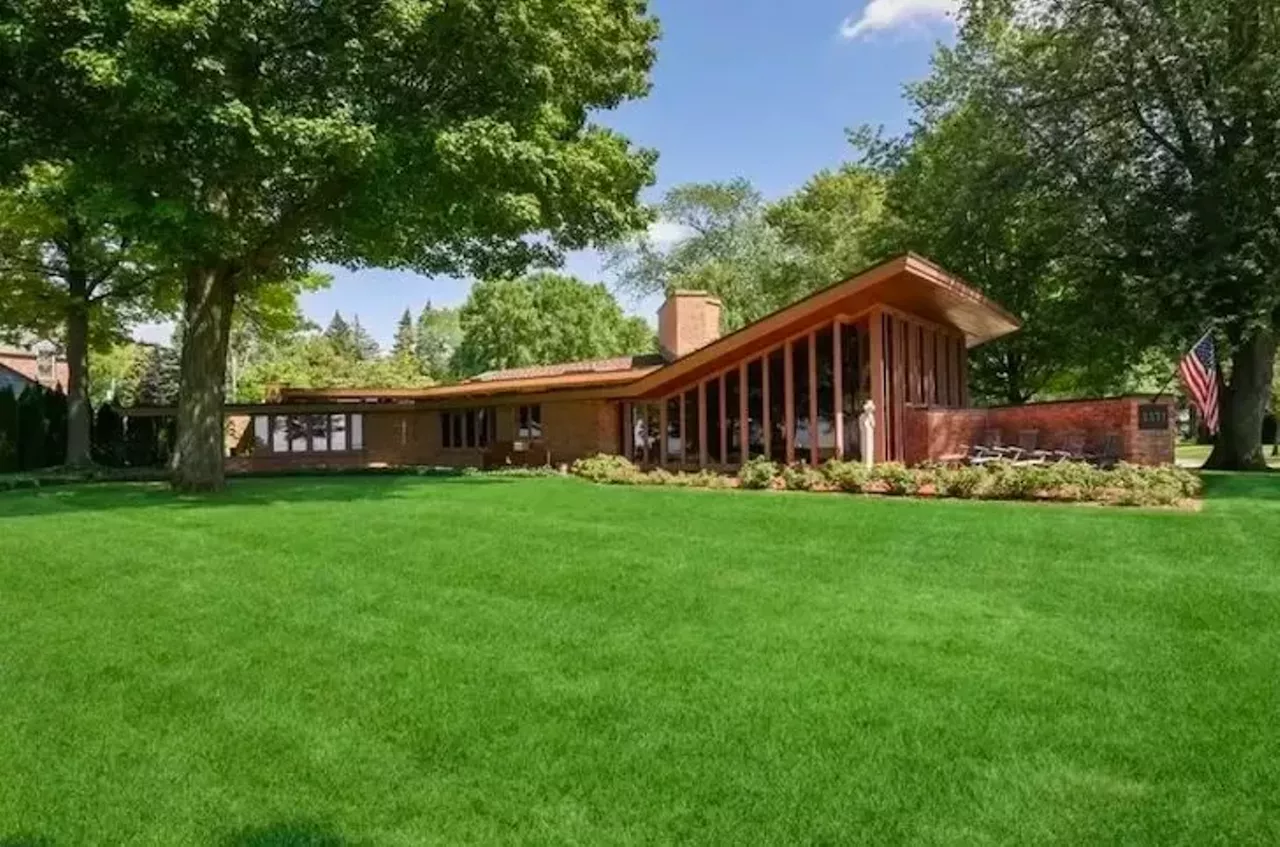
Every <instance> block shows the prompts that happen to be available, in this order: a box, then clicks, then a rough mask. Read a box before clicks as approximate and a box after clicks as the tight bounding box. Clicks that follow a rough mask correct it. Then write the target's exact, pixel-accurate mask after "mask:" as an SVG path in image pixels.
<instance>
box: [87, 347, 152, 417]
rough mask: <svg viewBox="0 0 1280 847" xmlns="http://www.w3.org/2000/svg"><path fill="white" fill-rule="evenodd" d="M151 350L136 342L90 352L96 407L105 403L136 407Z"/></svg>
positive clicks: (90, 384) (92, 394) (91, 389)
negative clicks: (139, 387) (139, 388)
mask: <svg viewBox="0 0 1280 847" xmlns="http://www.w3.org/2000/svg"><path fill="white" fill-rule="evenodd" d="M147 355H148V347H147V346H146V345H143V344H138V343H136V342H133V341H126V342H122V343H118V344H112V345H110V346H107V347H103V348H101V349H95V350H90V351H89V388H90V393H89V400H90V402H91V404H92V405H93V406H94V407H98V406H101V405H102V404H104V403H115V404H117V405H120V406H126V407H127V406H133V405H136V403H137V400H138V386H139V384H140V382H141V379H142V371H143V368H144V367H145V365H146V362H147Z"/></svg>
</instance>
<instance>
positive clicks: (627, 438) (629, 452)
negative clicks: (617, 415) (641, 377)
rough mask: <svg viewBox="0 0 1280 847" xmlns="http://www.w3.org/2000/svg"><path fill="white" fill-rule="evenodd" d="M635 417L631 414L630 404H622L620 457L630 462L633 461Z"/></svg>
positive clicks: (634, 451)
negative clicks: (624, 457)
mask: <svg viewBox="0 0 1280 847" xmlns="http://www.w3.org/2000/svg"><path fill="white" fill-rule="evenodd" d="M635 423H636V422H635V416H634V415H632V414H631V404H630V403H623V404H622V455H623V456H626V457H627V461H628V462H630V461H632V460H634V459H635V453H636V450H635V434H636V431H635Z"/></svg>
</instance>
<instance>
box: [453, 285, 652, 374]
mask: <svg viewBox="0 0 1280 847" xmlns="http://www.w3.org/2000/svg"><path fill="white" fill-rule="evenodd" d="M459 317H460V321H461V324H462V334H463V335H462V343H461V345H459V347H458V352H457V356H456V365H455V367H456V370H457V371H458V372H459V373H460V374H463V375H465V376H471V375H474V374H478V373H482V372H484V371H489V370H499V369H505V368H518V367H524V366H527V365H547V364H554V363H557V362H573V361H580V360H585V359H598V358H604V357H608V356H621V355H626V354H628V353H643V352H649V351H652V350H653V349H654V342H653V332H652V330H650V329H649V327H648V325H647V324H645V323H644V322H643V321H637V319H634V318H627V317H626V316H625V315H624V314H623V313H622V309H621V308H620V307H619V306H618V302H617V301H616V300H615V299H614V298H613V295H611V294H610V293H609V290H608V289H607V288H605V287H604V286H603V285H598V284H597V285H591V284H589V283H586V282H583V281H581V280H579V279H576V278H574V277H569V276H562V275H560V274H553V273H537V274H533V275H531V276H528V277H525V278H523V279H516V280H487V281H484V282H478V283H476V284H475V286H473V287H472V289H471V295H470V296H469V297H468V298H467V302H466V303H465V304H464V305H463V307H462V310H461V313H460V316H459Z"/></svg>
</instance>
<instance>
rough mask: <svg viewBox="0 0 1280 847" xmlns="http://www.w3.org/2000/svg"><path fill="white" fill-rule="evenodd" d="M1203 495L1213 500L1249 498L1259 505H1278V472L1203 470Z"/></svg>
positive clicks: (1279, 501)
mask: <svg viewBox="0 0 1280 847" xmlns="http://www.w3.org/2000/svg"><path fill="white" fill-rule="evenodd" d="M1201 476H1202V478H1203V479H1204V495H1205V499H1206V500H1209V501H1211V502H1212V501H1214V500H1237V501H1238V500H1250V501H1254V502H1256V503H1257V504H1258V505H1259V506H1268V507H1273V506H1280V473H1277V472H1275V471H1257V472H1255V473H1224V472H1218V471H1205V472H1204V473H1203V474H1202V475H1201Z"/></svg>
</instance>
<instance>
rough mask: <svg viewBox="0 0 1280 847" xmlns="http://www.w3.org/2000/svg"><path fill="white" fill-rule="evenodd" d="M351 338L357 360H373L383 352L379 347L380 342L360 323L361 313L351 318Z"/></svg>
mask: <svg viewBox="0 0 1280 847" xmlns="http://www.w3.org/2000/svg"><path fill="white" fill-rule="evenodd" d="M351 340H352V344H353V347H354V349H355V357H356V360H357V361H360V362H368V361H372V360H373V359H376V358H378V354H379V353H381V352H382V350H381V349H380V348H379V347H378V342H377V341H375V340H374V338H373V336H372V335H370V334H369V332H368V330H366V329H365V328H364V327H362V326H361V325H360V316H359V315H356V316H355V317H354V318H352V319H351Z"/></svg>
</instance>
